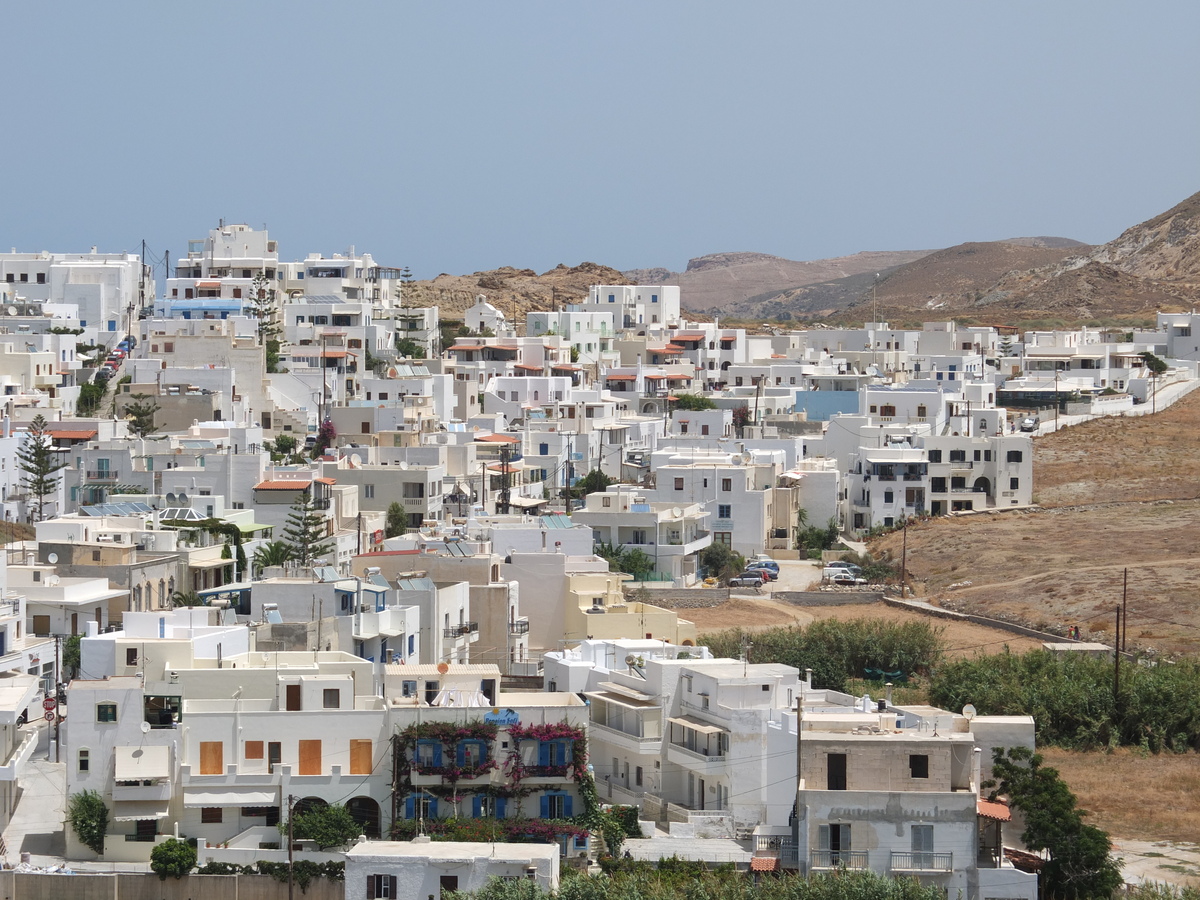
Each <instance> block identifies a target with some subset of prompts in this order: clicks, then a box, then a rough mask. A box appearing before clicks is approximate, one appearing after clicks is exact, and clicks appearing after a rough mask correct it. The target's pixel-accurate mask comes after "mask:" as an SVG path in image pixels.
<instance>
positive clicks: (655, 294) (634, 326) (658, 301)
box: [574, 284, 680, 331]
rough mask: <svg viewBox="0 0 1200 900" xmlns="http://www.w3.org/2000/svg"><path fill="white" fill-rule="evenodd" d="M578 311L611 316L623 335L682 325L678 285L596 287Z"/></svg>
mask: <svg viewBox="0 0 1200 900" xmlns="http://www.w3.org/2000/svg"><path fill="white" fill-rule="evenodd" d="M574 308H576V309H578V310H579V311H581V312H602V311H607V312H611V313H612V314H613V320H614V324H615V325H616V327H617V329H618V330H622V331H626V330H628V331H662V330H665V329H666V328H674V327H678V325H679V324H680V318H679V287H678V286H677V285H670V284H661V285H647V284H617V285H610V284H594V285H592V286H591V288H589V289H588V297H587V300H586V301H585V302H583V303H580V304H578V305H577V307H574Z"/></svg>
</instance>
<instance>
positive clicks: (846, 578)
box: [829, 569, 867, 585]
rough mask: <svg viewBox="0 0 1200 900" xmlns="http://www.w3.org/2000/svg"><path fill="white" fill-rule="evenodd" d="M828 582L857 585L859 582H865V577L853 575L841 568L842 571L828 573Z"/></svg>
mask: <svg viewBox="0 0 1200 900" xmlns="http://www.w3.org/2000/svg"><path fill="white" fill-rule="evenodd" d="M829 583H830V584H847V585H859V584H866V583H867V579H865V578H863V577H862V576H860V575H855V574H853V573H851V572H848V571H846V570H844V569H843V570H842V571H840V572H838V573H837V574H836V575H830V576H829Z"/></svg>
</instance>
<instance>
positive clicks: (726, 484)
mask: <svg viewBox="0 0 1200 900" xmlns="http://www.w3.org/2000/svg"><path fill="white" fill-rule="evenodd" d="M721 490H723V491H732V490H733V479H732V478H722V479H721Z"/></svg>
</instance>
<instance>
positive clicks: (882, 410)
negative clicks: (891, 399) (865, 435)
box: [879, 406, 896, 416]
mask: <svg viewBox="0 0 1200 900" xmlns="http://www.w3.org/2000/svg"><path fill="white" fill-rule="evenodd" d="M879 414H880V415H881V416H895V415H896V407H894V406H881V407H879Z"/></svg>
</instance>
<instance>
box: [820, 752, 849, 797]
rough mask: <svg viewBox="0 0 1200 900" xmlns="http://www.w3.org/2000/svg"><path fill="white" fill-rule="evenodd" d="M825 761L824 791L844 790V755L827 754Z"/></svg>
mask: <svg viewBox="0 0 1200 900" xmlns="http://www.w3.org/2000/svg"><path fill="white" fill-rule="evenodd" d="M826 760H827V762H826V777H825V781H826V783H825V790H827V791H844V790H846V754H845V753H829V754H827V755H826Z"/></svg>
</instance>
